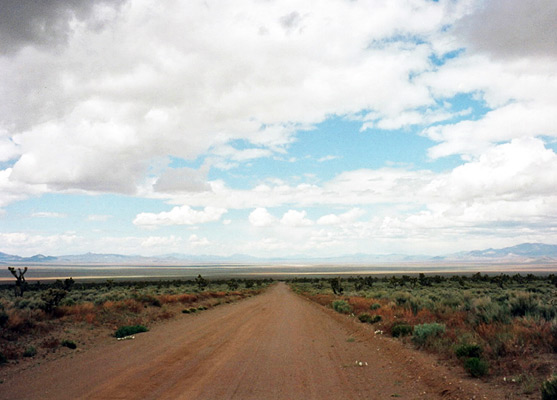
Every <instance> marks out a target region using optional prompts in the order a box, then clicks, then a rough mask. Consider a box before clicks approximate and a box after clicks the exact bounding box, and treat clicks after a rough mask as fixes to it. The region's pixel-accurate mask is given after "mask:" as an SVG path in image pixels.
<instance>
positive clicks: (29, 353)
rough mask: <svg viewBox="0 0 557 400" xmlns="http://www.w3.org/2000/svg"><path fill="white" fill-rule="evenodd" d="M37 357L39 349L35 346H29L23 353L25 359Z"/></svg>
mask: <svg viewBox="0 0 557 400" xmlns="http://www.w3.org/2000/svg"><path fill="white" fill-rule="evenodd" d="M36 355H37V349H36V348H35V347H33V346H29V347H27V348H26V349H25V351H24V352H23V357H35V356H36Z"/></svg>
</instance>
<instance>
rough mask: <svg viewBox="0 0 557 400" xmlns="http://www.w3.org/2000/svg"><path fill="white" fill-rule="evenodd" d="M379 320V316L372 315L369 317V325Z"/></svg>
mask: <svg viewBox="0 0 557 400" xmlns="http://www.w3.org/2000/svg"><path fill="white" fill-rule="evenodd" d="M381 319H382V317H381V315H377V314H374V315H372V316H371V323H372V324H375V323H376V322H379V321H381Z"/></svg>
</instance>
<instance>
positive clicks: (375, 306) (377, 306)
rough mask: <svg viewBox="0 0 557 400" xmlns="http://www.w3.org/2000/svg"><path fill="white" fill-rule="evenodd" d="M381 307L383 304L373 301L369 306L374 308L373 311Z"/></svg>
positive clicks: (371, 308)
mask: <svg viewBox="0 0 557 400" xmlns="http://www.w3.org/2000/svg"><path fill="white" fill-rule="evenodd" d="M380 308H381V304H379V303H373V304H372V305H371V306H369V309H370V310H372V311H373V310H378V309H380Z"/></svg>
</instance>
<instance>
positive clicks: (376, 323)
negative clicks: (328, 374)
mask: <svg viewBox="0 0 557 400" xmlns="http://www.w3.org/2000/svg"><path fill="white" fill-rule="evenodd" d="M290 284H291V286H292V287H293V288H294V290H295V291H297V292H299V293H301V294H303V295H304V296H307V297H308V298H310V299H312V300H314V301H316V302H318V303H320V304H322V305H324V306H327V307H332V308H333V309H334V310H336V311H338V312H340V313H344V314H349V315H351V316H354V317H356V318H358V320H359V321H360V322H362V323H364V324H371V325H372V326H373V328H372V329H373V330H374V332H376V333H377V334H385V335H391V336H392V337H396V338H400V340H403V341H404V342H406V343H407V344H408V345H411V346H414V347H416V348H418V349H421V350H424V351H428V352H431V353H435V354H437V355H438V356H439V357H440V358H441V359H444V360H445V361H447V362H449V363H453V364H458V365H459V366H461V367H462V368H464V369H465V370H466V371H467V372H468V373H469V375H470V376H473V377H477V378H483V379H488V380H495V381H499V382H500V383H501V384H504V385H513V388H514V391H515V393H520V394H524V395H532V394H533V395H535V396H538V394H537V393H541V395H542V397H543V396H549V395H547V394H546V393H551V391H552V390H556V386H557V378H556V377H555V376H554V374H556V373H557V277H556V276H555V275H550V276H534V275H526V276H522V275H519V274H517V275H513V276H509V275H504V274H502V275H496V276H487V275H482V274H480V273H477V274H475V275H472V276H452V277H443V276H426V275H424V274H420V275H419V276H407V275H403V276H392V277H384V278H376V277H365V278H362V277H356V278H347V279H341V278H334V279H294V280H293V281H291V282H290ZM544 382H545V383H544ZM542 383H543V385H542ZM543 398H552V399H553V398H555V397H543Z"/></svg>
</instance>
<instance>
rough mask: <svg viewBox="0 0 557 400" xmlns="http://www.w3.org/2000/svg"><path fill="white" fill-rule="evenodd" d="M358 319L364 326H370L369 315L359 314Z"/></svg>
mask: <svg viewBox="0 0 557 400" xmlns="http://www.w3.org/2000/svg"><path fill="white" fill-rule="evenodd" d="M358 319H359V320H360V322H363V323H365V324H371V323H372V322H371V315H369V314H365V313H364V314H360V315H358Z"/></svg>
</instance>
